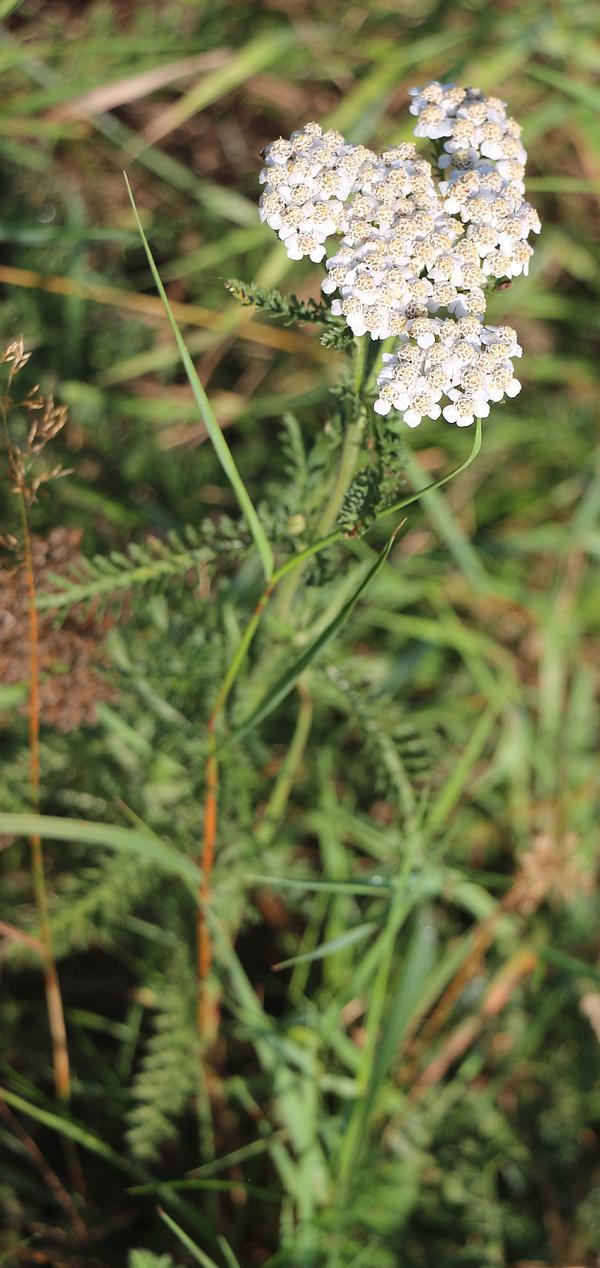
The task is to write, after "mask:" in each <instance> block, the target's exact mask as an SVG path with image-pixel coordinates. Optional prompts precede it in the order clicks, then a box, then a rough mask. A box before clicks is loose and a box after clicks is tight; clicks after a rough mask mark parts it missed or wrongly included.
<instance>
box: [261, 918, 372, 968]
mask: <svg viewBox="0 0 600 1268" xmlns="http://www.w3.org/2000/svg"><path fill="white" fill-rule="evenodd" d="M376 928H377V925H376V923H375V921H374V920H368V921H366V922H365V924H364V925H355V927H354V929H348V931H347V933H341V934H340V935H339V937H338V938H330V940H329V941H328V942H321V944H320V946H318V947H315V948H314V950H313V951H304V952H303V953H302V954H301V955H292V956H290V958H289V960H280V961H279V963H278V964H274V965H273V968H274V969H276V970H279V969H289V968H291V967H292V965H293V964H309V963H310V962H311V961H312V960H324V959H325V958H326V957H327V956H328V955H335V953H336V951H343V950H344V948H345V947H351V946H352V945H353V944H354V943H355V942H363V941H364V939H365V938H368V937H369V934H371V933H372V932H373V930H374V929H376Z"/></svg>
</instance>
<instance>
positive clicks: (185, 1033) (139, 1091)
mask: <svg viewBox="0 0 600 1268" xmlns="http://www.w3.org/2000/svg"><path fill="white" fill-rule="evenodd" d="M194 1017H195V992H194V975H193V973H192V970H191V966H190V964H189V962H188V961H187V958H184V953H183V952H182V951H179V952H178V953H177V954H176V956H175V957H174V960H173V964H172V966H171V972H170V973H169V976H168V978H167V979H166V980H165V981H164V982H163V983H162V984H161V987H160V988H159V998H158V1004H157V1010H156V1014H155V1017H154V1026H153V1033H152V1035H151V1037H150V1039H149V1040H148V1042H147V1045H146V1051H145V1053H144V1056H143V1058H142V1064H141V1069H140V1071H139V1074H138V1076H137V1078H136V1080H135V1083H134V1086H133V1092H132V1096H133V1106H132V1108H131V1110H130V1113H129V1115H128V1119H129V1128H128V1131H127V1141H128V1144H129V1148H130V1150H131V1153H132V1154H133V1156H134V1158H136V1159H138V1160H139V1161H140V1162H151V1161H153V1160H155V1159H157V1158H158V1156H159V1154H160V1148H161V1145H162V1144H163V1143H164V1142H165V1141H166V1140H167V1139H169V1137H170V1136H172V1135H173V1133H174V1131H175V1123H176V1120H177V1118H178V1117H179V1115H180V1114H181V1113H182V1112H183V1110H184V1109H185V1106H186V1103H187V1101H188V1099H189V1097H190V1096H191V1095H192V1093H193V1092H194V1090H195V1087H196V1078H197V1069H198V1054H197V1041H196V1032H195V1026H194Z"/></svg>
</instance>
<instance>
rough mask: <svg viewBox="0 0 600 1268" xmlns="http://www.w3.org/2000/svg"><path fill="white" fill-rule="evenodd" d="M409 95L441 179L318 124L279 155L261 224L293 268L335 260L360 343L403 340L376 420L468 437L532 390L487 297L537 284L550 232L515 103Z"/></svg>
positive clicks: (334, 285)
mask: <svg viewBox="0 0 600 1268" xmlns="http://www.w3.org/2000/svg"><path fill="white" fill-rule="evenodd" d="M410 96H411V104H410V111H411V113H412V114H413V115H414V116H416V124H415V128H414V132H415V136H416V137H423V138H427V139H429V140H431V141H433V142H435V143H436V149H437V151H438V153H437V171H436V170H435V169H434V167H432V165H431V164H430V163H429V161H428V160H427V159H424V158H423V157H421V156H420V155H419V154H418V152H417V149H416V147H415V145H414V144H412V143H403V144H401V145H397V146H393V147H391V148H390V149H388V150H385V151H384V153H383V154H381V155H379V156H378V155H376V154H375V153H374V152H373V151H371V150H369V149H367V148H366V147H365V146H363V145H352V144H349V143H348V142H347V141H345V139H344V137H343V136H342V135H341V133H339V132H337V131H335V130H333V129H330V130H329V131H323V129H322V128H321V127H320V126H319V124H317V123H307V124H305V126H304V127H303V128H301V129H299V130H298V131H297V132H294V133H292V135H291V137H290V139H289V140H282V139H280V140H278V141H274V142H272V143H271V144H270V145H268V146H267V147H266V149H265V151H264V158H265V166H264V168H263V171H262V173H261V176H260V180H261V182H262V184H263V185H264V191H263V194H262V196H261V199H260V210H259V214H260V218H261V220H263V221H266V223H267V224H269V225H270V227H271V228H272V229H274V230H275V232H276V233H277V234H278V235H279V237H280V238H281V240H282V241H283V243H284V244H285V247H286V251H287V253H288V255H289V256H290V258H291V259H294V260H300V259H303V258H304V257H305V256H308V257H309V258H310V259H311V260H313V261H314V262H315V263H320V262H321V261H324V262H325V269H326V276H325V278H324V280H323V282H322V290H323V293H324V294H325V295H332V296H334V298H333V299H332V302H331V311H332V314H333V315H334V316H337V317H343V318H345V320H346V323H347V325H348V326H349V327H350V329H351V330H352V332H353V334H354V335H356V336H364V335H367V334H368V335H370V337H371V338H372V339H388V338H390V337H391V336H396V337H397V339H398V345H397V347H396V350H395V352H393V353H391V354H387V355H385V356H384V358H383V362H384V364H383V368H382V370H381V371H380V374H379V377H378V379H377V386H378V397H377V400H376V402H375V410H376V412H377V413H379V414H381V415H387V414H389V413H390V412H391V411H392V410H397V411H398V412H399V413H400V414H401V415H402V417H403V419H404V422H405V423H407V424H408V426H410V427H415V426H417V425H418V424H419V423H420V422H421V420H422V419H423V418H425V417H427V418H432V419H436V418H439V417H443V418H444V419H446V421H447V422H450V423H453V424H455V425H456V426H459V427H465V426H469V425H470V424H471V423H473V421H474V419H476V418H485V417H487V415H488V414H489V411H490V403H491V402H495V401H500V400H502V399H503V398H504V397H505V396H515V395H516V394H517V392H518V391H519V390H520V386H521V385H520V383H519V380H518V379H517V378H515V377H514V374H513V367H512V361H513V359H514V358H515V357H518V356H520V355H521V348H520V347H519V344H518V342H517V338H516V335H515V333H514V331H512V330H511V329H510V328H509V327H494V326H489V325H486V324H485V315H486V307H487V291H488V290H489V289H490V286H491V285H495V284H497V283H498V282H501V281H504V280H510V279H511V278H513V277H517V276H519V275H520V274H521V273H523V274H527V272H528V268H529V261H530V258H531V255H532V253H533V250H532V247H531V246H530V244H529V242H528V241H527V239H528V237H529V236H530V234H532V233H535V234H537V233H539V232H540V222H539V218H538V215H537V212H536V211H535V210H534V208H533V207H532V206H531V205H530V204H529V203H528V202H526V201H525V199H524V172H525V162H526V158H527V155H526V152H525V150H524V148H523V145H522V143H521V140H520V136H521V129H520V127H519V125H518V124H517V123H516V122H515V120H514V119H511V118H509V117H508V116H507V113H506V105H505V103H504V102H503V101H500V99H499V98H497V97H486V96H484V94H483V93H482V92H481V91H480V90H479V89H477V88H462V87H459V86H457V85H455V84H440V83H438V82H434V83H431V84H427V85H426V86H425V87H424V88H413V89H410ZM331 239H337V242H338V245H337V248H336V249H335V250H334V251H333V252H332V253H330V254H329V255H328V256H327V247H326V243H328V242H329V241H330V240H331ZM326 257H327V258H326Z"/></svg>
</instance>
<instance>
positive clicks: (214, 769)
mask: <svg viewBox="0 0 600 1268" xmlns="http://www.w3.org/2000/svg"><path fill="white" fill-rule="evenodd" d="M366 342H367V340H366V338H365V339H363V340H362V341H360V340H357V352H356V362H355V377H354V384H355V389H357V390H360V385H361V384H362V383H363V381H364V373H365V362H366V352H367V349H366V347H365V344H366ZM361 344H362V346H361ZM350 431H351V428H349V429H348V432H347V433H346V438H345V442H344V449H345V450H346V454H347V455H348V461H347V462H346V460H345V459H344V458H343V459H342V462H341V463H340V468H341V466H342V465H344V466H345V469H346V475H345V478H346V480H348V481H349V479H351V478H352V473H351V474H350V477H348V468H349V465H350V459H349V455H350V453H351V452H353V453H354V459H356V454H357V452H358V449H357V447H356V439H357V438H356V435H353V436H352V437H351V438H350V439H349V436H350ZM346 442H347V443H346ZM480 448H481V421H480V420H478V421H477V424H476V431H475V438H474V441H473V445H472V448H471V451H470V453H469V455H468V457H467V458H465V460H464V462H462V463H461V464H460V466H458V467H455V468H454V469H453V470H452V471H450V472H448V475H446V476H443V477H442V479H441V480H436V481H434V482H433V483H432V484H430V485H428V486H427V488H426V489H421V490H419V491H418V492H416V493H413V494H412V495H410V496H409V497H407V498H403V499H402V501H400V502H397V503H396V504H395V505H394V506H390V507H388V508H387V509H386V510H385V511H383V512H382V513H381V515H380V516H378V519H382V518H383V517H384V516H386V515H393V514H394V513H396V512H398V511H401V510H403V509H404V507H406V506H410V505H411V504H412V503H413V502H418V501H419V499H420V498H421V497H422V496H423V493H426V492H428V491H430V490H431V489H438V488H441V486H442V485H443V484H446V483H447V482H448V481H449V480H452V479H453V478H454V477H455V476H457V475H459V474H460V473H461V471H464V470H466V468H467V467H468V466H470V464H471V463H472V462H473V460H474V458H476V456H477V454H478V453H479V450H480ZM346 488H347V485H346ZM340 492H341V481H340V478H339V472H338V477H337V479H336V482H335V486H334V489H333V492H332V495H331V499H330V500H329V502H328V504H327V507H326V508H325V511H324V513H323V516H322V519H325V516H326V515H327V514H328V513H329V511H330V508H331V506H332V505H333V503H334V500H337V499H338V498H340ZM344 493H345V490H344ZM343 496H344V494H343V493H342V495H341V500H340V501H339V505H341V501H343ZM339 505H338V510H339ZM336 515H337V512H336V513H335V515H334V520H335V518H336ZM332 522H333V521H332ZM342 536H343V533H342V531H341V529H334V530H332V531H331V532H327V531H326V532H325V533H324V534H323V536H321V537H319V538H318V539H317V541H316V542H313V543H312V545H310V546H307V547H306V549H305V550H303V551H301V552H300V553H299V554H298V555H293V556H292V558H291V559H288V560H286V562H285V563H284V564H281V566H280V567H279V568H278V569H276V571H275V572H274V573H273V574H272V575H271V577H270V578H269V580H268V581H267V583H266V585H265V588H264V590H263V592H262V594H261V596H260V598H259V600H258V603H257V604H256V607H255V609H254V611H253V613H252V616H251V617H250V620H249V622H248V624H247V626H246V629H245V630H244V633H243V635H242V638H241V639H240V642H239V644H238V647H237V648H236V651H235V654H234V656H233V659H232V661H231V663H230V665H229V668H228V669H227V672H226V674H225V677H224V679H223V682H222V683H221V686H220V688H219V691H218V692H217V697H216V700H215V704H214V706H213V710H212V713H211V716H210V718H209V720H208V723H207V732H208V739H209V752H208V757H207V760H206V770H205V789H206V793H205V802H204V831H203V840H202V851H201V867H202V872H203V876H202V880H201V883H200V891H199V905H198V916H197V944H198V946H197V957H198V1014H197V1015H198V1033H199V1036H200V1038H202V1036H203V1035H205V1034H206V1033H208V1030H209V1025H210V1009H209V1006H208V997H207V992H206V984H207V978H208V974H209V972H210V967H211V963H212V949H211V944H210V935H209V931H208V925H207V919H206V912H205V906H206V904H207V903H208V902H209V901H210V880H211V874H212V868H213V862H214V855H215V849H216V842H217V809H218V808H217V793H218V760H217V751H216V750H217V739H216V730H217V725H218V721H219V718H220V716H221V714H222V712H223V709H224V706H225V704H226V703H227V700H228V697H229V694H230V692H231V689H232V687H233V685H234V683H235V681H236V679H237V676H238V674H239V672H240V669H241V668H242V665H243V664H244V661H245V659H246V656H247V653H248V651H249V649H250V645H251V643H252V641H253V639H254V636H255V634H256V631H257V629H258V627H259V625H260V622H261V619H262V616H263V613H264V611H265V608H266V606H267V604H268V602H269V600H270V598H271V595H272V593H273V591H274V590H275V588H276V586H278V585H279V582H280V581H283V580H284V578H287V577H289V580H290V583H291V582H293V583H294V588H293V590H292V589H290V591H288V593H287V594H286V596H285V603H286V610H287V606H288V605H289V603H290V602H291V599H292V598H293V594H294V593H295V590H296V587H297V585H298V583H299V581H300V576H301V573H302V570H303V565H304V564H305V563H307V561H308V560H309V559H311V558H312V557H313V556H314V555H317V554H319V553H320V552H321V551H322V550H325V549H326V547H327V546H330V545H333V544H334V543H335V542H338V541H340V540H341V538H342ZM293 573H295V574H296V575H295V576H290V574H293ZM283 590H284V587H282V592H283Z"/></svg>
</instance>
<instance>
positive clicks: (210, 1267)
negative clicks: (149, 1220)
mask: <svg viewBox="0 0 600 1268" xmlns="http://www.w3.org/2000/svg"><path fill="white" fill-rule="evenodd" d="M158 1214H159V1215H160V1218H161V1220H162V1221H163V1223H164V1224H166V1225H167V1228H170V1229H171V1232H172V1233H174V1234H175V1236H176V1238H177V1240H178V1241H180V1242H181V1245H182V1246H185V1248H186V1250H187V1251H189V1253H190V1255H191V1256H192V1259H195V1260H196V1263H197V1264H202V1268H217V1264H216V1263H215V1261H214V1259H211V1257H210V1255H207V1254H206V1252H205V1251H204V1250H201V1249H200V1247H199V1246H197V1245H196V1243H195V1242H194V1241H192V1239H191V1237H190V1236H189V1234H188V1233H185V1232H184V1230H183V1229H182V1228H180V1227H179V1224H176V1223H175V1220H174V1219H172V1218H171V1216H170V1215H167V1212H166V1211H163V1210H162V1209H161V1208H160V1207H159V1208H158Z"/></svg>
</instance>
